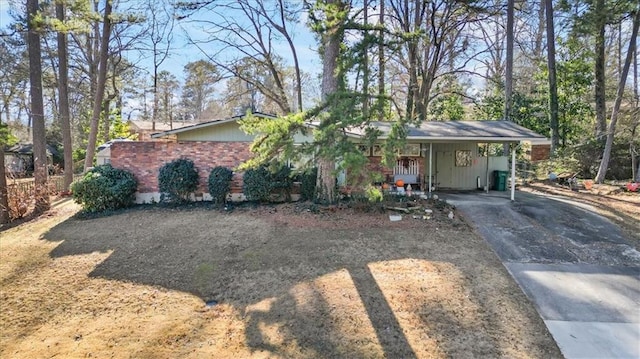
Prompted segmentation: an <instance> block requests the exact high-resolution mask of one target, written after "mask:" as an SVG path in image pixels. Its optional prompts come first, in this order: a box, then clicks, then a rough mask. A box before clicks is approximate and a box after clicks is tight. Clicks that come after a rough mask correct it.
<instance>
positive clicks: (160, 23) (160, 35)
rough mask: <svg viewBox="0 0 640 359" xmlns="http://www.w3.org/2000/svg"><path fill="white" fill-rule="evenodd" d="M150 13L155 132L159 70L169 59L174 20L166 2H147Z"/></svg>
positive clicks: (154, 127) (154, 125) (153, 128)
mask: <svg viewBox="0 0 640 359" xmlns="http://www.w3.org/2000/svg"><path fill="white" fill-rule="evenodd" d="M147 6H148V11H149V19H148V21H149V36H148V37H149V42H150V45H151V53H152V57H153V69H152V70H153V73H152V77H153V112H152V115H151V121H152V125H151V129H152V130H154V131H155V129H156V121H158V111H159V108H158V107H159V106H158V103H159V95H158V80H159V78H158V70H159V68H160V66H161V65H162V63H163V62H164V61H165V60H166V59H167V57H169V50H170V49H171V42H172V41H173V25H174V19H175V17H174V16H173V14H172V13H170V12H169V10H168V9H170V8H171V6H169V4H167V3H166V1H162V2H161V3H158V2H157V1H156V0H149V1H148V2H147Z"/></svg>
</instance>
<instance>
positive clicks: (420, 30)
mask: <svg viewBox="0 0 640 359" xmlns="http://www.w3.org/2000/svg"><path fill="white" fill-rule="evenodd" d="M389 5H390V8H391V9H390V12H391V15H390V16H389V17H388V21H387V22H386V23H387V25H388V26H387V27H388V28H390V29H391V31H392V33H393V34H394V36H395V37H396V40H397V41H398V43H399V44H400V46H399V47H398V48H397V50H396V51H394V53H393V57H392V58H393V60H394V61H396V62H397V63H398V64H399V65H400V66H401V67H403V68H404V69H405V72H406V73H408V81H407V86H406V88H407V92H406V106H405V111H404V114H400V117H401V118H405V119H406V120H408V121H418V122H419V121H423V120H425V119H426V114H427V107H428V105H429V103H430V102H431V101H432V100H433V99H434V98H435V97H436V96H438V95H440V94H439V93H432V89H433V87H434V85H435V84H436V82H437V81H438V80H439V79H440V78H442V77H444V76H447V75H450V74H454V73H462V72H465V71H467V69H466V64H467V61H468V60H470V58H467V59H466V61H460V62H458V60H461V57H462V55H464V54H465V53H466V52H467V49H468V48H470V44H469V40H470V39H469V36H468V33H467V32H466V30H467V27H468V26H469V25H470V24H473V23H477V22H479V21H482V20H484V19H485V18H488V17H490V16H491V15H492V13H494V11H493V10H492V9H491V6H489V7H488V8H484V7H480V6H479V5H477V4H475V3H472V2H459V1H453V0H437V1H429V2H425V1H421V0H393V1H390V2H389Z"/></svg>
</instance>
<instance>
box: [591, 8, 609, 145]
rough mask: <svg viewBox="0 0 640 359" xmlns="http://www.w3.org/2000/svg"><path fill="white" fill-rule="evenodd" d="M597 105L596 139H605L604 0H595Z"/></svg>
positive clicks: (605, 18)
mask: <svg viewBox="0 0 640 359" xmlns="http://www.w3.org/2000/svg"><path fill="white" fill-rule="evenodd" d="M594 2H595V10H594V13H595V23H594V27H595V35H596V44H595V46H596V47H595V53H596V57H595V105H596V139H597V140H599V141H604V140H605V136H606V131H607V103H606V96H605V91H606V84H605V65H606V58H605V27H606V25H607V14H606V8H605V1H604V0H595V1H594Z"/></svg>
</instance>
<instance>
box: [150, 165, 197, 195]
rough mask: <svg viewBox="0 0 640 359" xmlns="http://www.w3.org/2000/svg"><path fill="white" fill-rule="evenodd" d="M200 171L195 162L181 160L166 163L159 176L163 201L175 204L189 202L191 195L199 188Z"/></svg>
mask: <svg viewBox="0 0 640 359" xmlns="http://www.w3.org/2000/svg"><path fill="white" fill-rule="evenodd" d="M198 179H199V177H198V171H197V170H196V167H195V165H194V164H193V161H191V160H189V159H186V158H180V159H177V160H174V161H171V162H169V163H166V164H165V165H164V166H162V167H161V168H160V173H159V174H158V187H159V189H160V193H162V195H161V200H165V199H166V200H168V201H169V202H173V203H184V202H188V201H189V195H190V194H191V193H193V192H195V190H196V189H197V188H198Z"/></svg>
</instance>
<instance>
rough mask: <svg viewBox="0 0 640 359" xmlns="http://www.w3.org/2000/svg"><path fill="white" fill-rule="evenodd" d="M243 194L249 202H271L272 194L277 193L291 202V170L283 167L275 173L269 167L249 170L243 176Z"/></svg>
mask: <svg viewBox="0 0 640 359" xmlns="http://www.w3.org/2000/svg"><path fill="white" fill-rule="evenodd" d="M242 179H243V189H242V190H243V192H244V195H245V196H246V197H247V199H248V200H249V201H260V202H269V201H270V200H271V194H272V193H274V192H276V193H278V194H279V195H280V196H281V197H284V198H285V199H286V200H289V199H290V197H291V187H292V186H293V179H292V178H291V169H290V168H289V167H288V166H282V167H280V168H278V170H276V171H275V172H272V171H270V170H269V168H268V167H267V166H259V167H256V168H250V169H248V170H247V171H246V172H245V173H244V176H243V178H242Z"/></svg>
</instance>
